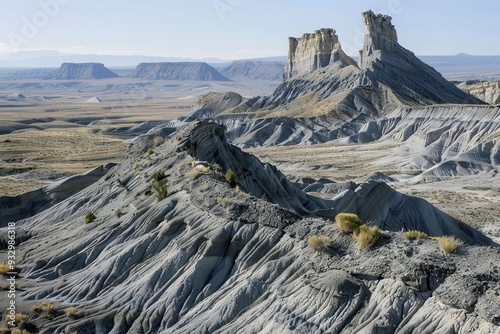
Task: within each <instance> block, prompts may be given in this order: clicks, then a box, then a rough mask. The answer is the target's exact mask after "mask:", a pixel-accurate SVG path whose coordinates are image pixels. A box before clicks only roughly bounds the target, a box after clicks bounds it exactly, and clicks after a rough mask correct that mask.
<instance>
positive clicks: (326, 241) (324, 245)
mask: <svg viewBox="0 0 500 334" xmlns="http://www.w3.org/2000/svg"><path fill="white" fill-rule="evenodd" d="M307 243H308V244H309V246H311V247H312V248H313V249H314V250H316V251H318V252H325V251H327V250H328V248H330V246H331V245H332V239H330V237H327V236H325V235H319V236H318V235H311V236H309V238H307Z"/></svg>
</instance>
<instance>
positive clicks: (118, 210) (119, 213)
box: [115, 209, 123, 217]
mask: <svg viewBox="0 0 500 334" xmlns="http://www.w3.org/2000/svg"><path fill="white" fill-rule="evenodd" d="M122 214H123V212H122V210H120V209H116V210H115V216H117V217H121V215H122Z"/></svg>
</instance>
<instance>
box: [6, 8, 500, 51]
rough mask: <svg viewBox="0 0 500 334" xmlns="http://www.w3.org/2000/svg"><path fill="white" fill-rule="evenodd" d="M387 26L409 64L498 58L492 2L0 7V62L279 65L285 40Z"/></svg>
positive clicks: (353, 37)
mask: <svg viewBox="0 0 500 334" xmlns="http://www.w3.org/2000/svg"><path fill="white" fill-rule="evenodd" d="M368 9H372V10H373V11H375V12H383V13H387V14H390V15H391V16H392V17H393V24H394V25H395V26H396V28H397V31H398V36H399V42H400V44H401V45H403V46H404V47H406V48H408V49H410V50H412V51H414V52H415V53H416V54H418V55H453V54H457V53H460V52H464V53H469V54H476V55H500V37H499V27H498V14H499V13H500V1H498V0H482V1H472V0H454V1H451V0H371V1H367V0H349V1H345V0H338V1H335V0H308V1H298V0H268V1H259V0H184V1H167V0H144V1H137V0H134V1H128V0H127V1H125V0H99V1H98V0H36V1H32V0H22V1H20V0H0V56H1V55H5V54H8V53H11V52H14V51H22V50H37V49H44V50H47V49H51V50H59V51H61V52H70V53H95V54H144V55H158V56H165V57H191V58H206V57H218V58H224V59H239V58H255V57H267V56H275V55H285V54H286V53H287V48H288V39H287V37H288V36H297V37H298V36H301V35H302V34H303V33H305V32H312V31H314V30H315V29H319V28H321V27H327V28H334V29H336V30H337V34H338V35H339V38H340V42H341V43H342V45H343V48H344V49H345V50H346V52H348V53H349V54H354V55H355V54H357V50H358V49H359V48H360V47H361V43H362V36H363V25H362V20H361V12H363V11H365V10H368Z"/></svg>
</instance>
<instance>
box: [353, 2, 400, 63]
mask: <svg viewBox="0 0 500 334" xmlns="http://www.w3.org/2000/svg"><path fill="white" fill-rule="evenodd" d="M391 20H392V17H390V16H388V15H382V14H374V13H373V12H372V11H371V10H369V11H367V12H364V13H363V21H364V23H365V41H364V44H363V49H362V50H360V51H359V67H361V68H365V67H367V66H368V65H369V64H368V63H369V62H368V61H367V59H368V57H369V56H370V55H371V54H372V53H373V51H375V50H384V51H394V50H395V47H396V45H397V44H398V35H397V33H396V28H395V27H394V25H392V23H391Z"/></svg>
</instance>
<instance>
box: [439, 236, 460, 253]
mask: <svg viewBox="0 0 500 334" xmlns="http://www.w3.org/2000/svg"><path fill="white" fill-rule="evenodd" d="M435 239H436V240H437V241H438V242H439V248H441V250H442V251H443V252H444V253H446V254H449V253H453V252H454V251H456V250H457V248H458V246H460V245H461V244H462V241H460V240H458V239H457V238H455V237H450V236H443V237H437V238H435Z"/></svg>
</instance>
